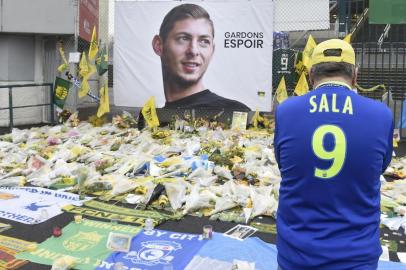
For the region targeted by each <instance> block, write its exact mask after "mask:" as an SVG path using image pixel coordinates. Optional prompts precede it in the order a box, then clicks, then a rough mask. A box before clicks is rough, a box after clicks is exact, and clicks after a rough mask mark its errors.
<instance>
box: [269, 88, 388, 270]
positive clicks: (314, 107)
mask: <svg viewBox="0 0 406 270" xmlns="http://www.w3.org/2000/svg"><path fill="white" fill-rule="evenodd" d="M275 118H276V126H275V138H274V147H275V156H276V160H277V162H278V166H279V169H280V171H281V176H282V182H281V186H280V190H279V207H278V213H277V230H278V238H277V247H278V263H279V265H280V266H281V268H282V269H284V270H293V269H300V270H306V269H339V270H343V269H363V270H365V269H376V264H377V261H378V258H379V256H380V254H381V252H382V250H381V245H380V241H379V222H380V175H381V174H382V172H383V171H384V170H385V169H386V167H387V166H388V165H389V163H390V160H391V157H392V137H393V119H392V113H391V111H390V110H389V108H388V107H387V106H386V105H384V104H383V103H381V102H378V101H374V100H372V99H369V98H366V97H362V96H360V95H358V94H356V93H355V92H353V91H351V89H350V88H349V86H347V85H345V84H340V83H335V82H334V83H333V82H331V83H327V84H323V85H321V86H319V87H318V88H316V89H315V90H313V91H311V92H309V93H307V94H306V95H303V96H299V97H294V98H289V99H287V100H286V101H285V102H284V103H282V104H281V105H280V106H278V108H277V111H276V115H275Z"/></svg>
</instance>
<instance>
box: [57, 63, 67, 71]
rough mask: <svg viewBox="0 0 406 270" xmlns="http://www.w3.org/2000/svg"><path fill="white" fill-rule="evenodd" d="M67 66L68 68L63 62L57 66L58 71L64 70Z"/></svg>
mask: <svg viewBox="0 0 406 270" xmlns="http://www.w3.org/2000/svg"><path fill="white" fill-rule="evenodd" d="M67 68H68V64H65V63H63V64H61V65H60V66H59V67H58V71H59V72H64V71H65V70H66V69H67Z"/></svg>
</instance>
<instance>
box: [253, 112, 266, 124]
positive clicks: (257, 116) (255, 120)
mask: <svg viewBox="0 0 406 270" xmlns="http://www.w3.org/2000/svg"><path fill="white" fill-rule="evenodd" d="M263 121H264V118H263V117H262V116H261V115H260V114H259V111H258V109H257V110H256V111H255V114H254V116H253V117H252V125H253V126H254V128H257V127H258V123H261V122H263Z"/></svg>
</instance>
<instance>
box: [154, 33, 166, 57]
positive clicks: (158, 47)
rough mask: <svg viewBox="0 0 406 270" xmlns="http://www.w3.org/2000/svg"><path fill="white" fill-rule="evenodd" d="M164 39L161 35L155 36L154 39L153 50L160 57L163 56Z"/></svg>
mask: <svg viewBox="0 0 406 270" xmlns="http://www.w3.org/2000/svg"><path fill="white" fill-rule="evenodd" d="M162 45H163V44H162V39H161V37H160V36H159V35H155V36H154V38H153V39H152V49H153V50H154V52H155V53H156V54H157V55H158V56H161V55H162V47H163V46H162Z"/></svg>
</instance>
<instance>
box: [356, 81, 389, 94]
mask: <svg viewBox="0 0 406 270" xmlns="http://www.w3.org/2000/svg"><path fill="white" fill-rule="evenodd" d="M355 87H357V89H358V90H361V91H364V92H373V91H375V90H376V89H378V88H382V89H383V90H385V91H386V87H385V85H384V84H378V85H375V86H373V87H371V88H364V87H362V86H360V85H359V84H357V83H356V84H355Z"/></svg>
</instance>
